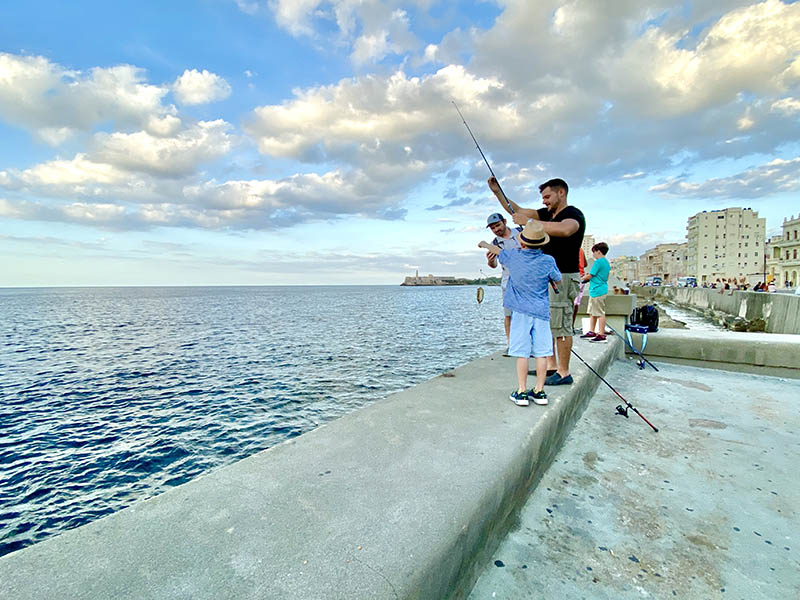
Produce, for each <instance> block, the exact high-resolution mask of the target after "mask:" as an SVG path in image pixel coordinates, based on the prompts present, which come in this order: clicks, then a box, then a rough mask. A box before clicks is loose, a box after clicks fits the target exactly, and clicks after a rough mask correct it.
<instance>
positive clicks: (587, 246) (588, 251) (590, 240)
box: [581, 234, 597, 263]
mask: <svg viewBox="0 0 800 600" xmlns="http://www.w3.org/2000/svg"><path fill="white" fill-rule="evenodd" d="M596 243H597V242H595V241H594V236H593V235H587V234H584V236H583V243H581V249H582V250H583V255H584V256H585V257H586V260H587V262H590V263H591V262H593V259H592V246H594V245H595V244H596Z"/></svg>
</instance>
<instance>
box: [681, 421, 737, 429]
mask: <svg viewBox="0 0 800 600" xmlns="http://www.w3.org/2000/svg"><path fill="white" fill-rule="evenodd" d="M689 426H690V427H704V428H705V429H725V428H726V427H728V426H727V425H726V424H725V423H720V422H719V421H714V420H713V419H689Z"/></svg>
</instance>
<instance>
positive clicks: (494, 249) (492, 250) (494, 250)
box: [478, 242, 500, 256]
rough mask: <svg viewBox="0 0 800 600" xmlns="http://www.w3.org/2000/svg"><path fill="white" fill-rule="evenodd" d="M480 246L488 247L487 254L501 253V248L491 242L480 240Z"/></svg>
mask: <svg viewBox="0 0 800 600" xmlns="http://www.w3.org/2000/svg"><path fill="white" fill-rule="evenodd" d="M478 248H486V254H494V255H495V256H497V255H498V254H500V248H499V247H498V246H493V245H492V244H490V243H489V242H478Z"/></svg>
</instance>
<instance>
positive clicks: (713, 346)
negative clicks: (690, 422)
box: [620, 329, 800, 378]
mask: <svg viewBox="0 0 800 600" xmlns="http://www.w3.org/2000/svg"><path fill="white" fill-rule="evenodd" d="M620 333H622V332H620ZM631 338H632V341H633V346H634V347H635V348H637V349H639V348H641V347H642V341H641V336H640V335H638V334H632V335H631ZM628 351H629V349H628ZM645 356H647V357H648V358H649V359H650V360H653V357H659V358H662V359H668V360H670V361H674V362H683V363H684V364H690V365H694V366H706V367H711V368H721V369H728V370H734V371H747V372H756V373H762V374H767V375H776V376H781V377H789V378H800V335H790V334H777V333H750V332H734V331H693V330H687V329H659V330H658V331H657V332H655V333H649V334H648V335H647V347H646V349H645Z"/></svg>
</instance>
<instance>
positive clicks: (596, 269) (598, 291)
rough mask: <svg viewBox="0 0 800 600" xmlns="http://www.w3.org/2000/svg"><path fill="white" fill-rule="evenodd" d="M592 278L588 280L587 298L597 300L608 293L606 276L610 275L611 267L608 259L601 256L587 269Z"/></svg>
mask: <svg viewBox="0 0 800 600" xmlns="http://www.w3.org/2000/svg"><path fill="white" fill-rule="evenodd" d="M589 274H590V275H591V276H592V278H591V279H590V280H589V297H590V298H597V297H598V296H605V295H606V294H607V293H608V276H609V275H610V274H611V265H610V264H609V263H608V259H607V258H606V257H605V256H602V257H600V258H598V259H597V260H595V261H594V264H592V268H591V269H589Z"/></svg>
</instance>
